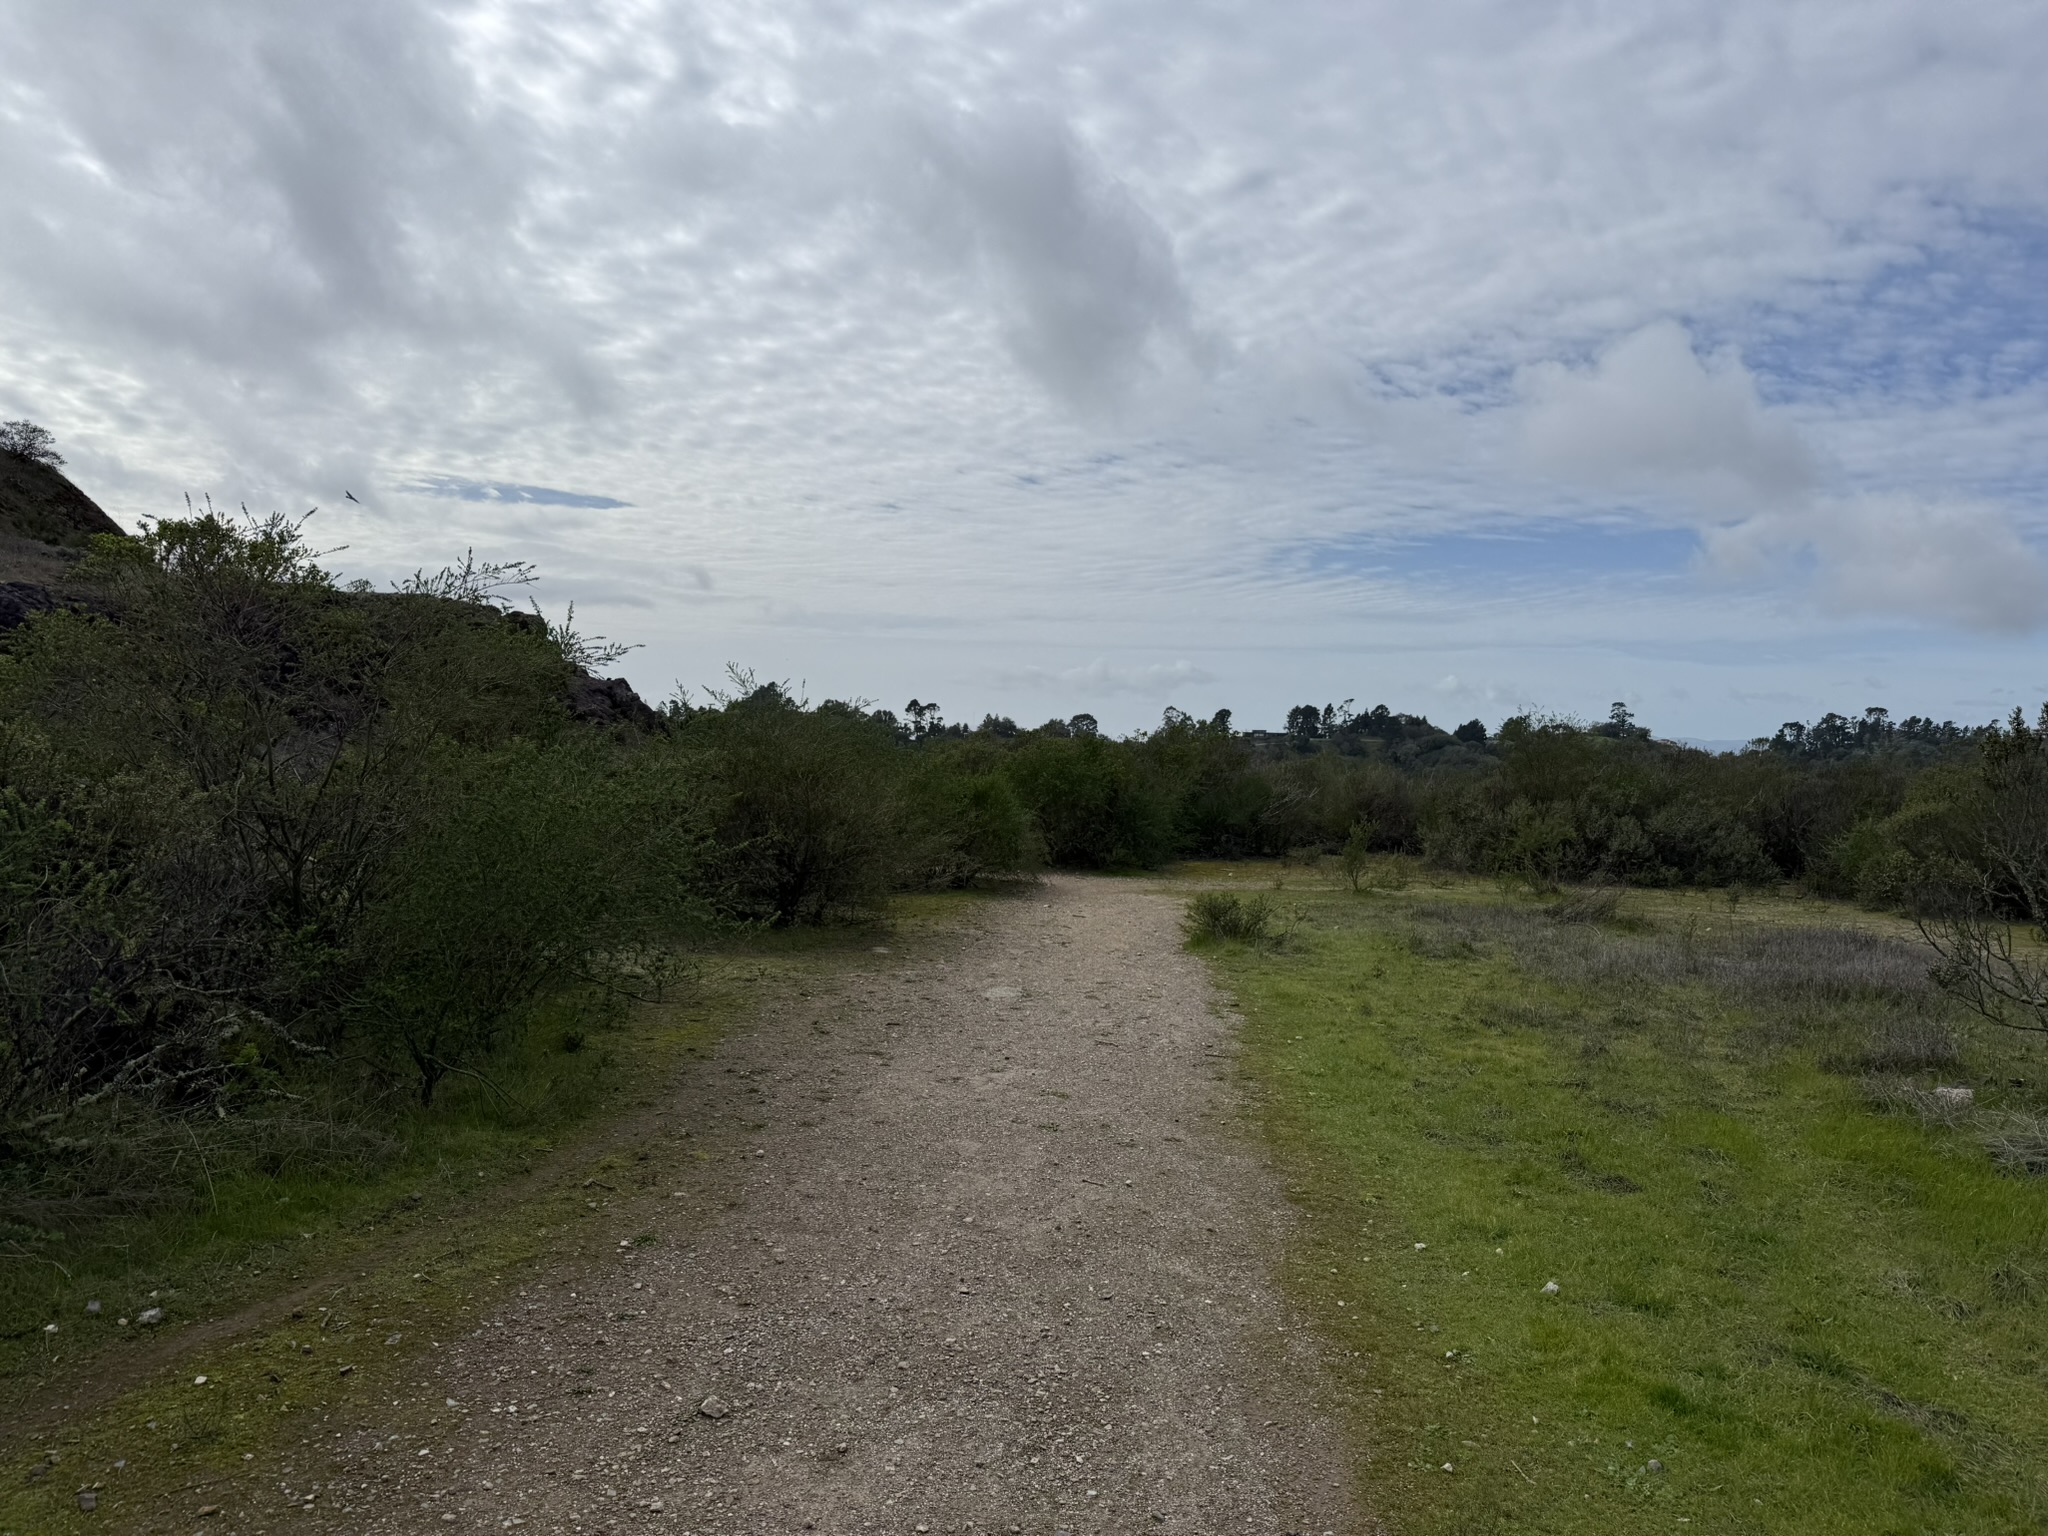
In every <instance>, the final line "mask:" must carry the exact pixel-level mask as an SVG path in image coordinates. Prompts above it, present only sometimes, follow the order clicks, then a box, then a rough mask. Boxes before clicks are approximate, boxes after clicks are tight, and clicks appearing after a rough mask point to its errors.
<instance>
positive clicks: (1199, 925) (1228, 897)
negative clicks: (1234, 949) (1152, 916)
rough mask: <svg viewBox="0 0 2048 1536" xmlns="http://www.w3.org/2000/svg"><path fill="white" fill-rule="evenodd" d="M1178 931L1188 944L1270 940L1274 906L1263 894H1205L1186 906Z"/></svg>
mask: <svg viewBox="0 0 2048 1536" xmlns="http://www.w3.org/2000/svg"><path fill="white" fill-rule="evenodd" d="M1181 931H1182V932H1183V933H1185V934H1186V935H1187V937H1188V942H1189V943H1191V944H1207V943H1215V942H1217V941H1219V940H1228V941H1230V942H1232V943H1238V944H1252V945H1260V944H1270V943H1271V942H1272V941H1273V903H1272V901H1271V900H1270V899H1269V898H1267V897H1266V896H1263V895H1253V896H1240V895H1238V894H1237V892H1235V891H1204V892H1202V893H1201V894H1200V895H1199V896H1196V897H1195V898H1194V899H1193V900H1191V901H1190V902H1189V903H1188V909H1187V914H1186V915H1185V916H1184V917H1182V919H1181Z"/></svg>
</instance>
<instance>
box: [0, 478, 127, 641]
mask: <svg viewBox="0 0 2048 1536" xmlns="http://www.w3.org/2000/svg"><path fill="white" fill-rule="evenodd" d="M123 531H124V530H123V529H122V527H121V525H120V524H119V523H117V522H115V521H114V520H113V519H112V518H111V517H109V516H107V514H106V513H105V512H103V511H101V510H100V507H99V504H98V503H97V502H95V501H94V500H93V499H92V498H91V497H90V496H88V495H86V494H85V492H83V491H81V490H80V489H79V488H78V487H77V486H75V485H73V484H72V483H71V482H70V481H69V480H68V479H66V478H65V476H64V474H63V472H62V471H61V470H57V469H53V468H51V467H50V466H49V465H47V464H38V463H37V462H36V461H35V460H33V459H27V458H23V457H21V456H20V455H19V454H13V453H0V629H12V628H14V626H15V625H17V624H19V623H20V622H21V621H22V619H23V618H25V617H26V616H27V615H28V614H29V613H32V612H34V611H36V610H38V609H42V608H48V607H50V606H52V603H53V598H54V596H55V595H61V594H62V593H63V591H64V586H65V578H66V577H67V576H68V575H69V574H70V571H71V567H72V566H73V565H74V564H76V563H77V561H78V558H79V556H81V555H83V554H84V553H85V547H86V541H87V540H88V539H90V538H91V537H92V535H94V534H96V533H121V532H123Z"/></svg>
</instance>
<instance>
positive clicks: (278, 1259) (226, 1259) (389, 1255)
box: [0, 897, 962, 1536]
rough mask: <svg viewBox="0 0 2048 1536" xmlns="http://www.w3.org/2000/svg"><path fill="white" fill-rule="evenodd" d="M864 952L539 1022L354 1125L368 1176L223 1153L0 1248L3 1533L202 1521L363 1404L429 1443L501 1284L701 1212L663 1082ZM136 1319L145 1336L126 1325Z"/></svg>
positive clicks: (946, 901) (790, 959)
mask: <svg viewBox="0 0 2048 1536" xmlns="http://www.w3.org/2000/svg"><path fill="white" fill-rule="evenodd" d="M961 899H962V898H955V897H921V898H915V899H912V900H908V901H905V902H902V903H899V904H898V906H897V908H896V910H895V913H894V926H895V928H896V929H897V930H898V932H899V933H900V934H901V935H902V937H903V938H904V939H908V940H914V939H915V938H916V936H917V935H918V934H919V933H921V932H924V931H926V930H927V929H929V928H932V927H937V928H939V929H945V928H947V927H948V926H949V925H950V924H951V923H952V922H953V921H954V917H953V913H954V909H955V908H956V907H957V906H958V905H959V902H960V900H961ZM873 937H874V936H873V934H872V933H869V932H866V931H862V930H854V929H842V930H835V931H826V932H818V931H815V930H813V931H800V932H794V933H783V934H764V935H760V936H758V937H756V938H753V939H750V940H748V941H746V942H744V943H738V944H735V945H732V946H729V947H727V948H726V949H725V950H723V951H721V952H719V953H716V954H712V955H708V956H706V957H704V963H703V965H702V967H701V968H700V970H699V973H698V974H697V976H696V977H695V979H694V980H693V981H692V982H691V983H689V984H688V985H686V986H684V987H683V988H681V989H680V990H679V992H678V994H677V997H676V999H675V1000H674V1001H673V1002H671V1003H668V1004H666V1005H653V1006H644V1007H640V1008H636V1009H634V1010H631V1011H629V1012H627V1013H624V1014H620V1015H617V1016H615V1017H612V1018H611V1019H610V1020H609V1021H599V1020H593V1018H592V1016H591V1015H590V1014H589V1012H588V1011H587V1010H582V1011H577V1010H571V1011H566V1012H564V1013H562V1014H561V1015H560V1016H559V1017H553V1018H549V1019H547V1020H544V1021H543V1022H542V1024H541V1025H540V1026H539V1027H537V1028H536V1029H534V1030H533V1031H532V1033H531V1035H530V1037H529V1038H528V1040H527V1041H526V1042H525V1044H524V1045H523V1046H522V1048H521V1049H520V1050H519V1051H517V1052H516V1053H513V1054H511V1055H508V1056H507V1057H505V1058H503V1059H501V1060H499V1061H497V1062H495V1063H493V1064H492V1078H493V1082H494V1083H495V1085H496V1087H495V1088H494V1089H488V1090H487V1089H485V1088H484V1087H482V1086H481V1085H479V1084H470V1085H467V1087H465V1088H460V1089H458V1091H457V1093H456V1094H454V1095H452V1096H450V1098H449V1099H448V1101H447V1102H446V1103H445V1104H443V1105H442V1106H440V1107H439V1108H437V1109H436V1110H435V1111H434V1112H433V1113H432V1114H429V1115H407V1116H404V1117H402V1118H396V1119H392V1118H382V1119H378V1120H375V1121H373V1122H371V1123H372V1124H373V1125H374V1126H375V1134H376V1135H377V1136H379V1137H384V1138H389V1139H390V1140H391V1142H392V1144H393V1145H392V1146H391V1147H388V1148H386V1149H384V1150H383V1153H382V1155H381V1157H379V1158H378V1159H377V1160H375V1161H371V1160H369V1159H368V1158H367V1156H365V1157H354V1156H350V1155H345V1154H346V1149H344V1155H328V1156H325V1157H320V1156H315V1155H314V1152H313V1151H306V1152H304V1153H302V1155H301V1156H300V1157H299V1158H298V1159H297V1160H296V1161H295V1162H294V1163H293V1164H292V1165H290V1166H289V1167H288V1168H287V1170H286V1171H285V1172H283V1173H282V1174H276V1173H267V1172H265V1171H264V1170H263V1168H262V1167H261V1166H260V1165H259V1164H258V1163H257V1161H256V1160H254V1159H250V1158H246V1157H244V1158H243V1159H242V1160H241V1161H240V1162H239V1164H238V1165H236V1167H235V1168H234V1170H233V1171H230V1170H229V1168H228V1167H227V1166H226V1165H223V1166H222V1167H221V1169H220V1171H219V1173H218V1174H217V1176H215V1177H214V1178H212V1179H211V1181H210V1182H209V1181H208V1180H207V1179H206V1178H204V1177H202V1178H201V1179H200V1180H199V1181H198V1185H197V1189H198V1191H199V1193H197V1194H196V1195H192V1196H189V1197H187V1198H179V1199H175V1200H168V1201H166V1202H165V1206H164V1208H163V1209H161V1210H158V1211H154V1212H152V1211H149V1210H142V1211H138V1212H136V1213H134V1214H133V1215H131V1216H126V1217H119V1218H115V1219H102V1220H99V1221H94V1222H83V1221H80V1220H78V1218H77V1215H76V1213H72V1227H71V1230H70V1231H69V1232H68V1233H67V1232H59V1231H47V1232H44V1233H42V1234H40V1237H41V1240H40V1241H39V1242H38V1243H37V1246H36V1248H35V1249H34V1250H27V1249H25V1248H23V1246H22V1244H21V1243H20V1241H19V1236H20V1234H18V1237H17V1245H16V1246H17V1255H16V1257H15V1260H14V1262H12V1263H10V1264H8V1265H7V1267H6V1269H5V1270H4V1271H0V1273H4V1274H5V1277H6V1280H7V1284H6V1286H5V1288H4V1298H0V1364H4V1372H0V1426H4V1429H0V1536H29V1533H32V1532H33V1533H36V1536H46V1533H66V1532H72V1531H87V1530H101V1529H107V1528H109V1527H110V1523H111V1526H112V1527H113V1528H127V1524H128V1523H131V1522H132V1520H133V1518H134V1516H135V1513H136V1512H137V1511H139V1510H143V1509H154V1508H160V1507H162V1506H164V1504H165V1503H166V1502H167V1501H168V1503H169V1504H170V1505H171V1506H172V1507H184V1508H186V1509H187V1510H188V1512H189V1511H194V1510H198V1509H202V1508H204V1507H206V1505H207V1504H208V1503H210V1502H219V1501H221V1499H222V1496H223V1495H224V1494H225V1493H226V1491H227V1490H228V1489H229V1488H230V1487H231V1486H232V1485H233V1484H234V1483H236V1482H237V1481H238V1480H242V1479H246V1478H247V1477H249V1476H251V1475H252V1474H253V1472H254V1471H255V1470H257V1469H263V1470H266V1471H267V1470H269V1469H273V1468H275V1467H276V1466H278V1465H281V1464H283V1463H285V1462H288V1461H290V1460H291V1459H292V1448H293V1447H297V1446H301V1445H308V1444H312V1443H313V1442H315V1441H316V1440H318V1439H319V1438H320V1437H322V1436H323V1435H325V1434H327V1433H328V1432H329V1430H330V1428H331V1427H332V1426H338V1425H340V1424H342V1423H344V1422H348V1421H350V1419H351V1416H360V1415H361V1414H362V1413H363V1412H364V1411H366V1409H367V1405H369V1404H373V1403H374V1404H377V1405H378V1406H377V1408H376V1409H375V1410H374V1411H375V1412H377V1413H378V1414H380V1415H381V1416H382V1418H384V1419H391V1420H393V1422H396V1421H397V1419H398V1418H406V1419H408V1420H409V1419H411V1418H417V1419H419V1420H421V1423H420V1424H419V1425H417V1426H415V1427H416V1428H419V1429H422V1430H428V1429H430V1428H431V1426H432V1424H433V1416H432V1415H433V1410H432V1407H431V1405H428V1406H425V1407H422V1406H419V1405H420V1404H421V1403H422V1402H423V1401H424V1400H423V1399H422V1398H421V1396H420V1393H419V1391H418V1388H419V1386H420V1385H421V1383H420V1382H419V1381H416V1380H415V1379H414V1378H415V1377H416V1376H424V1375H426V1374H427V1372H425V1371H424V1370H423V1369H422V1364H423V1362H424V1361H425V1360H426V1359H429V1358H431V1355H432V1352H433V1351H434V1350H436V1349H438V1348H439V1347H440V1343H441V1341H442V1340H445V1339H447V1338H450V1337H452V1336H453V1335H454V1334H455V1332H456V1331H457V1330H465V1329H467V1328H469V1327H471V1326H474V1324H473V1322H471V1321H470V1319H472V1318H473V1316H474V1315H475V1314H476V1313H477V1311H478V1310H479V1309H480V1308H487V1307H489V1306H490V1305H491V1304H492V1302H493V1300H494V1298H495V1297H496V1296H498V1295H500V1294H502V1293H503V1290H504V1287H506V1286H508V1285H509V1286H515V1287H516V1286H517V1285H518V1284H519V1283H520V1281H521V1280H522V1278H524V1277H525V1276H526V1275H529V1274H531V1273H532V1272H534V1271H535V1270H536V1269H537V1268H540V1267H553V1268H560V1267H564V1266H573V1265H574V1264H575V1263H576V1262H577V1260H578V1257H579V1255H583V1254H585V1253H588V1252H594V1251H595V1249H594V1248H593V1244H595V1245H597V1246H600V1247H604V1246H609V1243H610V1237H611V1235H613V1229H614V1228H616V1227H617V1226H618V1225H619V1223H620V1222H621V1221H626V1222H629V1223H633V1222H639V1223H640V1224H641V1225H644V1226H647V1227H648V1228H649V1233H648V1235H649V1236H650V1237H652V1236H653V1230H654V1229H655V1228H662V1229H666V1228H672V1227H675V1226H676V1224H677V1223H678V1222H682V1223H685V1224H687V1222H688V1221H690V1220H692V1219H694V1216H695V1212H696V1211H698V1210H701V1209H706V1208H715V1206H716V1204H717V1201H718V1199H719V1194H718V1191H719V1190H720V1188H722V1182H721V1181H722V1178H723V1174H724V1167H723V1165H724V1164H725V1163H726V1162H727V1160H728V1154H730V1152H731V1149H730V1148H729V1147H727V1146H726V1145H724V1143H725V1142H726V1141H728V1140H730V1137H731V1134H732V1133H731V1131H730V1128H720V1127H706V1126H696V1127H692V1126H687V1125H684V1124H682V1123H680V1122H679V1121H677V1119H676V1117H675V1116H674V1115H673V1114H672V1113H669V1112H668V1109H667V1102H666V1094H665V1089H666V1087H667V1085H669V1084H670V1083H672V1082H673V1081H674V1080H675V1079H676V1075H677V1074H678V1073H683V1072H687V1071H689V1070H690V1065H691V1063H692V1061H693V1060H695V1059H697V1058H699V1057H702V1056H705V1055H708V1054H709V1052H710V1050H711V1047H712V1046H713V1045H714V1044H715V1042H716V1040H717V1038H718V1037H719V1035H720V1034H721V1033H722V1032H723V1031H724V1029H725V1028H726V1027H728V1025H729V1024H730V1023H731V1022H732V1021H733V1020H735V1019H738V1018H741V1017H744V1016H745V1015H746V1014H747V1013H748V1012H749V1011H750V1010H752V1009H755V1008H758V1007H760V1006H762V1005H763V1003H764V1002H766V1001H768V1000H769V999H771V998H772V997H774V996H775V995H777V994H778V993H779V992H780V991H782V990H786V989H793V988H794V989H800V988H802V987H804V986H807V985H809V984H810V980H811V979H812V978H814V977H823V976H825V975H828V974H831V973H833V972H836V971H838V970H841V969H844V968H845V967H847V966H850V965H858V964H862V963H867V949H868V947H869V945H870V944H871V943H872V942H873ZM571 1044H573V1045H574V1046H575V1048H574V1049H565V1048H564V1047H565V1046H567V1045H571ZM336 1124H337V1127H345V1126H346V1124H347V1122H346V1121H343V1120H341V1119H340V1118H339V1117H337V1120H336ZM335 1134H336V1135H344V1134H357V1133H350V1132H347V1131H346V1130H345V1129H337V1131H336V1132H335ZM196 1144H197V1146H198V1147H200V1148H205V1147H207V1146H209V1145H213V1146H215V1147H216V1148H218V1147H219V1146H220V1144H219V1143H209V1142H208V1141H206V1140H204V1139H199V1140H197V1143H196ZM315 1150H317V1149H315ZM672 1190H681V1191H684V1192H686V1193H687V1195H688V1196H689V1198H688V1199H687V1200H685V1201H676V1200H673V1199H671V1198H670V1194H671V1191H672ZM635 1230H637V1228H635ZM24 1255H25V1256H24ZM94 1300H97V1301H99V1302H100V1310H99V1312H98V1313H97V1314H96V1315H92V1314H88V1313H87V1311H86V1304H87V1302H89V1301H94ZM151 1306H160V1307H162V1308H163V1309H164V1310H165V1318H164V1321H163V1322H162V1323H161V1324H160V1325H159V1326H157V1327H155V1328H143V1327H141V1326H139V1324H138V1323H137V1322H136V1319H137V1318H138V1317H139V1315H140V1314H141V1312H142V1311H143V1309H145V1308H147V1307H151ZM124 1319H126V1325H125V1326H123V1320H124ZM50 1323H55V1324H56V1325H57V1331H56V1332H54V1333H51V1332H46V1331H45V1330H46V1328H47V1326H48V1325H49V1324H50ZM202 1378H203V1385H202V1384H201V1379H202ZM387 1399H389V1400H390V1406H389V1407H388V1408H387V1407H386V1406H385V1404H386V1400H387ZM88 1489H89V1490H91V1491H92V1492H93V1493H94V1495H95V1498H94V1502H95V1503H96V1505H97V1508H96V1510H95V1511H94V1512H92V1513H90V1514H87V1513H85V1512H83V1511H82V1510H81V1509H80V1508H79V1504H78V1495H79V1493H80V1491H81V1490H88ZM166 1528H167V1529H168V1527H166Z"/></svg>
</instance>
